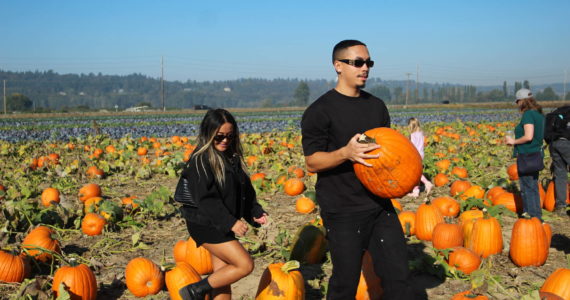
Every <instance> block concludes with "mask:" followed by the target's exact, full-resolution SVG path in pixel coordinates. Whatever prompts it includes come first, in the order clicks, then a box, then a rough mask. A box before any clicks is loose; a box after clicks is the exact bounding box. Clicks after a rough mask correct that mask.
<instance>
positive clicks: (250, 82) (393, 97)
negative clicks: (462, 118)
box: [0, 70, 570, 112]
mask: <svg viewBox="0 0 570 300" xmlns="http://www.w3.org/2000/svg"><path fill="white" fill-rule="evenodd" d="M2 80H6V82H7V84H6V86H7V91H6V94H7V96H8V97H7V98H8V99H7V100H8V101H7V109H8V110H9V111H36V112H42V111H87V110H100V109H107V110H115V107H117V108H118V109H120V110H124V109H126V108H129V107H135V106H149V107H153V108H162V101H161V97H160V79H159V78H151V77H148V76H145V75H142V74H131V75H126V76H118V75H103V74H101V73H98V74H94V73H89V74H58V73H55V72H53V71H35V72H11V71H2V70H0V82H1V81H2ZM335 85H336V82H335V81H334V80H324V79H320V80H300V79H271V80H269V79H261V78H248V79H238V80H230V81H206V82H198V81H192V80H188V81H186V82H181V81H165V85H164V86H165V104H164V105H165V107H166V108H167V109H180V108H193V107H194V106H197V105H207V106H209V107H285V106H301V107H303V106H306V105H308V104H310V103H311V102H312V101H314V100H316V98H318V97H319V96H320V95H321V94H323V93H324V92H326V91H327V90H330V89H331V88H334V86H335ZM416 87H417V88H416ZM511 87H513V86H511ZM521 87H530V84H529V82H528V81H524V82H522V83H520V82H515V83H514V89H512V90H510V91H509V88H508V86H507V82H506V81H505V82H504V83H503V86H502V88H501V87H500V86H498V87H496V88H491V89H490V88H489V87H476V86H473V85H457V84H445V83H444V84H431V83H419V84H416V83H415V82H413V83H412V84H409V83H408V82H406V81H403V80H381V79H379V78H370V79H369V80H368V82H367V86H366V90H367V91H368V92H370V93H372V94H374V95H376V96H378V97H380V98H381V99H383V100H384V101H385V102H386V103H387V104H406V103H407V104H415V103H440V102H443V101H448V102H459V103H464V102H489V101H512V99H513V98H514V92H515V91H516V90H518V89H519V88H521ZM535 91H536V94H535V96H536V98H537V99H538V100H557V99H560V96H559V95H557V93H556V92H555V91H554V89H553V88H551V87H549V86H548V87H545V88H544V89H542V90H535ZM565 99H570V92H569V93H567V94H566V96H565Z"/></svg>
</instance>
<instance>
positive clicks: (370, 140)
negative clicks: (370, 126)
mask: <svg viewBox="0 0 570 300" xmlns="http://www.w3.org/2000/svg"><path fill="white" fill-rule="evenodd" d="M357 142H359V143H361V144H370V143H376V139H374V138H371V137H369V136H367V135H366V134H364V133H363V134H361V135H360V136H359V137H358V140H357Z"/></svg>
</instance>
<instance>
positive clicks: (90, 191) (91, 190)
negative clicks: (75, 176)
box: [79, 183, 101, 202]
mask: <svg viewBox="0 0 570 300" xmlns="http://www.w3.org/2000/svg"><path fill="white" fill-rule="evenodd" d="M91 197H101V187H100V186H99V185H98V184H96V183H88V184H86V185H84V186H82V187H81V188H80V189H79V200H80V201H81V202H85V201H86V200H87V199H89V198H91Z"/></svg>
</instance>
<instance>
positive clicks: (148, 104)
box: [136, 101, 152, 107]
mask: <svg viewBox="0 0 570 300" xmlns="http://www.w3.org/2000/svg"><path fill="white" fill-rule="evenodd" d="M136 106H148V107H152V104H151V103H150V102H148V101H141V102H139V103H137V105H136Z"/></svg>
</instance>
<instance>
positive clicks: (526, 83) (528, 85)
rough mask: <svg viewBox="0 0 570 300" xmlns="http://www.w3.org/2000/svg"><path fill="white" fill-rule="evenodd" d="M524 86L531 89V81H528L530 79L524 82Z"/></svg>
mask: <svg viewBox="0 0 570 300" xmlns="http://www.w3.org/2000/svg"><path fill="white" fill-rule="evenodd" d="M523 87H524V88H525V89H529V90H530V83H528V80H525V81H524V82H523Z"/></svg>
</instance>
